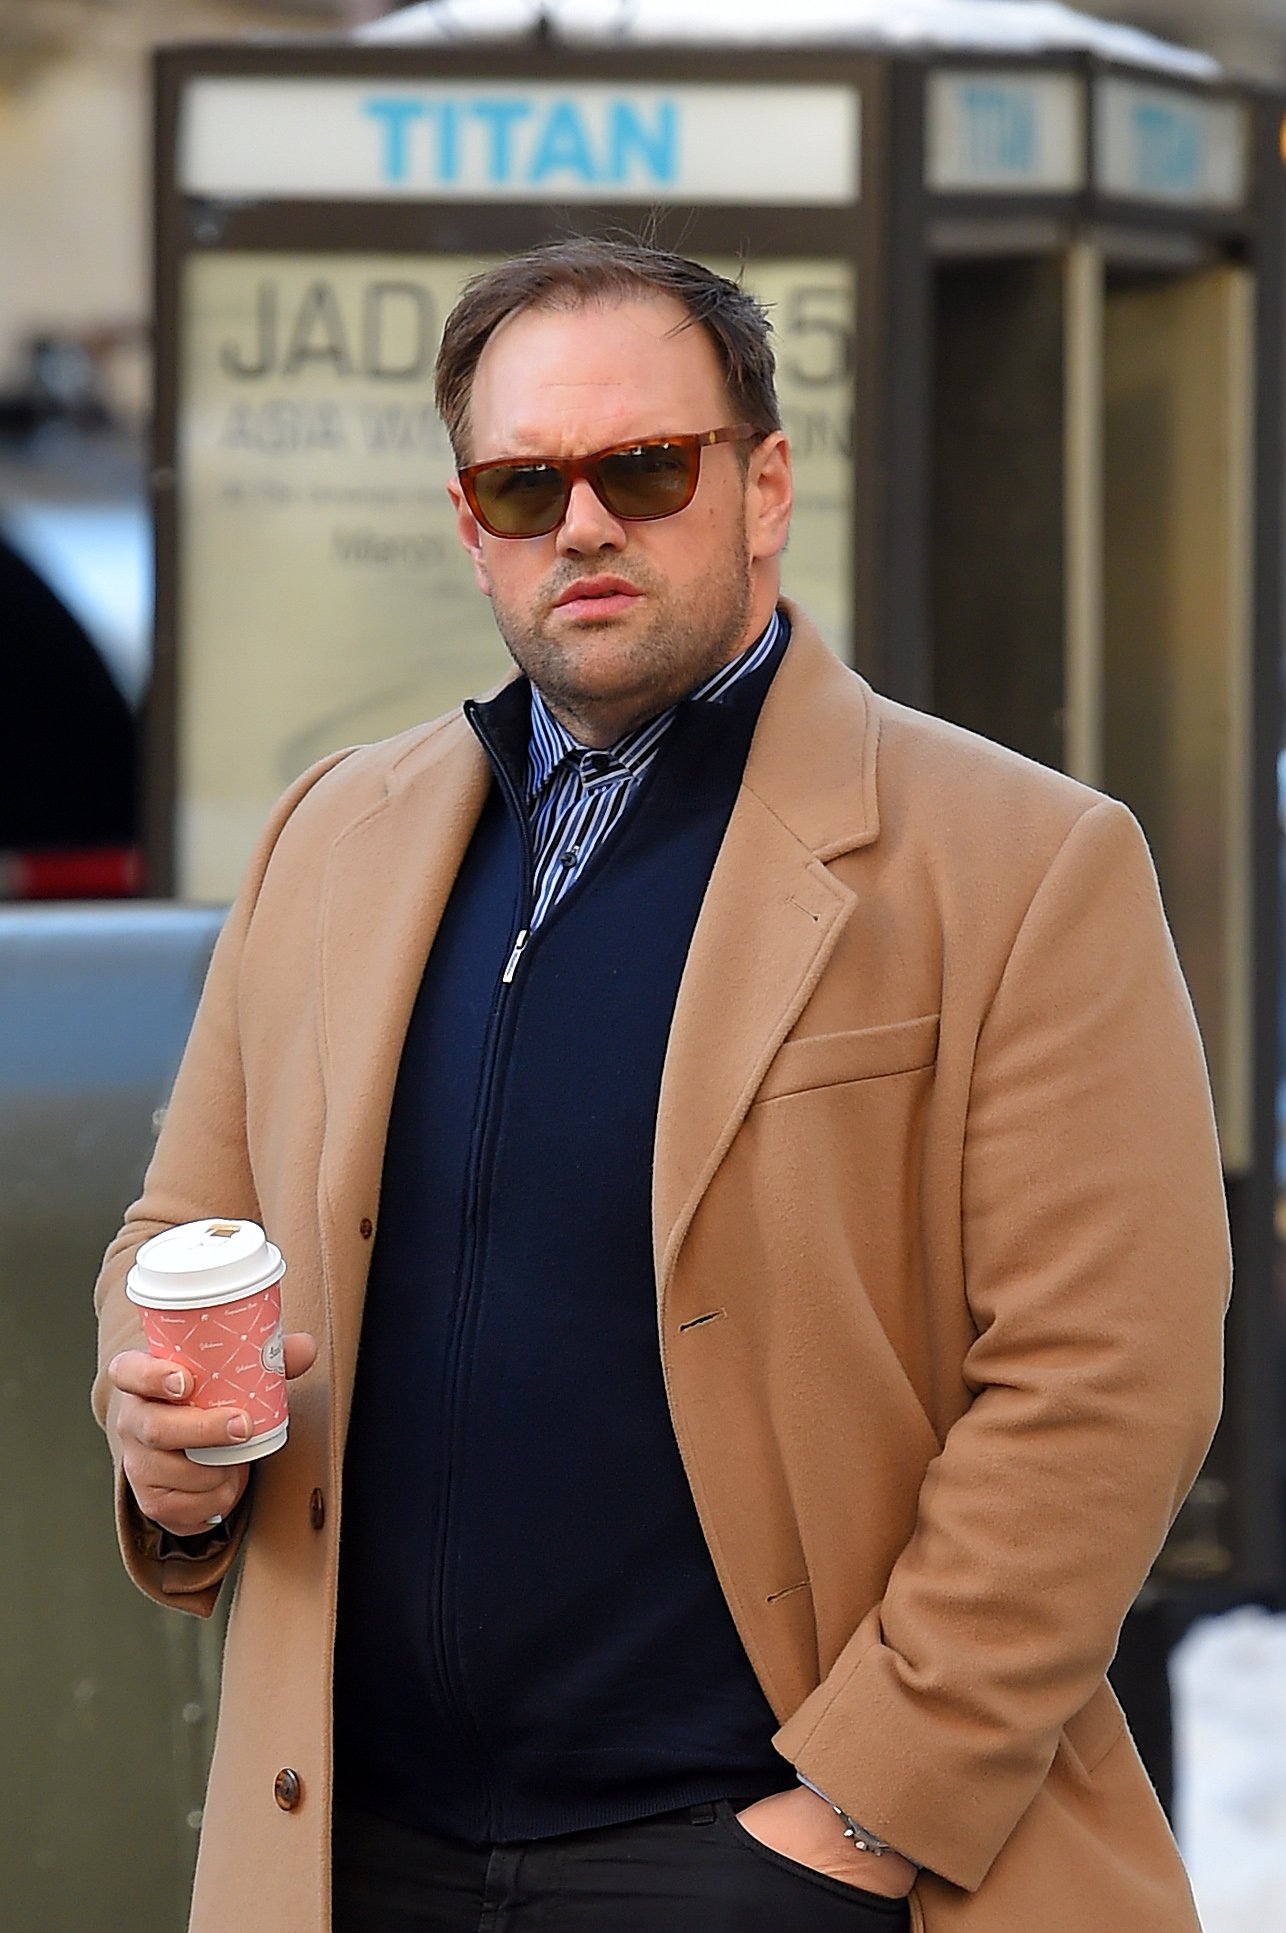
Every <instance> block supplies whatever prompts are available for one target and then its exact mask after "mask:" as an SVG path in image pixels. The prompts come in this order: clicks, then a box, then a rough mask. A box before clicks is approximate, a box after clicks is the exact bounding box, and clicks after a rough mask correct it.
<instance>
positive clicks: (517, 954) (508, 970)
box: [500, 926, 531, 987]
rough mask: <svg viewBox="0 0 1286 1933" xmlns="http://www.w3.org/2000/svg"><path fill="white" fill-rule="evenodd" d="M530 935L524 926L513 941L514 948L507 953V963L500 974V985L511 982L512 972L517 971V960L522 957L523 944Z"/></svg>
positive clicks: (507, 984)
mask: <svg viewBox="0 0 1286 1933" xmlns="http://www.w3.org/2000/svg"><path fill="white" fill-rule="evenodd" d="M530 937H531V936H530V934H529V933H528V931H527V928H526V927H525V926H524V927H523V929H522V932H521V933H520V934H519V935H518V937H517V939H516V940H515V941H514V950H513V952H512V953H511V954H510V955H509V960H508V964H507V965H506V967H505V970H504V972H503V973H502V974H501V976H500V984H501V986H502V987H507V986H511V985H512V984H513V977H514V974H515V973H517V971H518V962H519V960H520V959H521V958H522V950H523V948H524V946H526V944H527V941H528V939H529V938H530Z"/></svg>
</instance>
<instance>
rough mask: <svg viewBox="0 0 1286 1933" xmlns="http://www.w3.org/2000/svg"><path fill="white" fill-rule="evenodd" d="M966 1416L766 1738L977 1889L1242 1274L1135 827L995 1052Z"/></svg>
mask: <svg viewBox="0 0 1286 1933" xmlns="http://www.w3.org/2000/svg"><path fill="white" fill-rule="evenodd" d="M961 1206H962V1226H961V1240H962V1244H963V1261H964V1278H965V1284H966V1293H967V1296H968V1300H969V1304H970V1312H971V1316H972V1321H973V1326H974V1329H975V1331H976V1339H975V1340H974V1342H973V1343H972V1346H971V1347H970V1349H969V1351H968V1354H967V1357H966V1360H965V1364H964V1375H965V1379H966V1383H967V1387H968V1389H969V1391H970V1392H971V1400H970V1402H969V1405H968V1407H967V1408H966V1409H965V1411H964V1413H963V1414H962V1415H961V1416H960V1418H959V1420H958V1421H957V1423H956V1424H955V1425H954V1427H953V1428H952V1429H951V1430H950V1431H949V1433H948V1435H947V1437H946V1440H945V1443H944V1445H943V1448H942V1450H941V1453H940V1454H939V1455H938V1456H937V1457H936V1459H935V1460H934V1462H933V1463H932V1464H931V1465H930V1467H929V1470H928V1473H927V1475H926V1478H925V1481H924V1484H923V1487H922V1490H921V1493H920V1498H919V1507H918V1515H917V1520H916V1525H915V1529H914V1532H913V1534H912V1536H911V1539H910V1541H909V1543H908V1544H907V1546H906V1548H905V1549H904V1550H903V1552H902V1553H901V1555H900V1557H899V1558H898V1560H897V1562H896V1564H895V1565H894V1567H893V1570H892V1572H891V1574H890V1577H889V1580H888V1586H887V1590H886V1592H885V1595H884V1598H883V1601H882V1602H881V1604H880V1605H879V1606H878V1607H877V1608H876V1610H875V1611H873V1612H872V1614H871V1615H870V1616H869V1617H868V1618H867V1619H865V1620H864V1621H863V1624H862V1625H861V1627H860V1628H859V1629H858V1631H857V1632H856V1633H855V1634H854V1637H853V1638H852V1640H851V1641H850V1642H849V1644H848V1645H847V1646H846V1647H845V1649H844V1650H843V1652H842V1653H841V1654H840V1656H839V1658H838V1660H837V1661H836V1664H835V1666H834V1668H833V1669H832V1671H831V1672H830V1673H829V1674H828V1676H827V1677H826V1678H825V1679H824V1680H823V1682H822V1683H821V1684H820V1685H819V1686H818V1688H817V1690H816V1691H814V1692H813V1693H812V1695H811V1696H810V1697H809V1698H808V1699H807V1700H806V1701H805V1703H804V1704H803V1705H802V1706H801V1708H800V1709H799V1710H798V1711H797V1712H796V1713H794V1714H793V1715H792V1717H791V1718H790V1719H789V1721H788V1722H787V1723H786V1725H785V1726H784V1727H783V1728H782V1730H781V1731H780V1732H779V1733H778V1735H777V1739H776V1743H777V1745H778V1748H779V1749H780V1750H781V1751H782V1752H783V1753H784V1754H785V1755H786V1756H787V1757H788V1758H789V1759H790V1760H791V1761H792V1762H793V1763H794V1764H796V1765H797V1766H798V1767H799V1769H800V1770H801V1771H802V1772H804V1773H805V1774H806V1775H807V1777H808V1778H809V1779H811V1780H813V1781H815V1782H816V1784H817V1785H819V1786H820V1787H821V1788H822V1789H823V1790H824V1791H826V1792H827V1793H828V1794H829V1795H830V1796H831V1798H832V1799H834V1800H835V1802H836V1803H837V1804H839V1805H842V1806H843V1807H844V1809H845V1810H846V1811H849V1812H851V1813H852V1815H853V1816H854V1817H855V1818H857V1819H858V1820H860V1822H861V1823H862V1824H863V1825H864V1826H866V1827H867V1828H868V1829H870V1830H871V1831H873V1832H876V1833H879V1834H880V1835H881V1836H882V1837H884V1838H886V1839H887V1840H889V1841H890V1843H891V1844H893V1845H895V1846H896V1847H898V1849H899V1850H900V1851H902V1852H905V1853H906V1854H908V1855H909V1856H910V1857H912V1858H914V1859H916V1860H918V1861H919V1862H920V1863H921V1864H923V1865H926V1866H928V1867H930V1868H932V1869H933V1870H934V1871H935V1872H937V1873H939V1874H941V1875H942V1876H943V1877H944V1878H946V1879H948V1880H950V1881H952V1882H954V1883H955V1884H956V1885H958V1886H961V1887H964V1888H966V1889H969V1890H973V1889H975V1888H976V1887H977V1886H978V1885H979V1884H980V1883H981V1881H982V1880H983V1879H984V1878H985V1876H986V1874H987V1872H988V1870H989V1868H990V1866H991V1865H992V1863H993V1861H994V1860H995V1858H996V1855H997V1854H998V1852H999V1851H1000V1849H1001V1847H1002V1846H1003V1845H1004V1843H1005V1841H1006V1839H1007V1838H1008V1836H1009V1834H1010V1833H1011V1832H1012V1831H1013V1829H1014V1827H1015V1826H1016V1824H1017V1823H1018V1821H1019V1819H1020V1818H1021V1817H1022V1815H1023V1813H1024V1812H1025V1810H1026V1809H1027V1807H1028V1805H1029V1804H1030V1803H1031V1801H1032V1799H1033V1798H1034V1797H1035V1795H1036V1793H1037V1791H1038V1789H1039V1787H1040V1785H1041V1783H1042V1781H1043V1780H1044V1778H1045V1775H1046V1773H1047V1771H1048V1769H1049V1766H1050V1763H1051V1760H1052V1758H1053V1755H1054V1751H1055V1749H1056V1746H1057V1744H1058V1739H1059V1734H1060V1731H1061V1729H1062V1727H1063V1725H1064V1724H1065V1723H1066V1722H1067V1721H1068V1720H1069V1719H1070V1718H1072V1717H1073V1716H1074V1715H1075V1714H1076V1713H1077V1712H1078V1711H1079V1710H1080V1709H1081V1708H1082V1707H1083V1706H1084V1705H1085V1704H1086V1702H1087V1700H1088V1699H1089V1698H1090V1696H1091V1694H1092V1693H1093V1692H1094V1691H1095V1689H1096V1688H1097V1687H1098V1685H1099V1683H1100V1681H1101V1679H1102V1677H1103V1674H1104V1672H1105V1671H1106V1669H1107V1666H1108V1664H1109V1662H1110V1660H1111V1658H1112V1654H1113V1651H1114V1649H1115V1646H1116V1642H1117V1638H1118V1636H1119V1631H1120V1626H1121V1623H1122V1621H1123V1619H1124V1616H1125V1613H1126V1611H1127V1609H1128V1608H1129V1606H1130V1604H1131V1602H1132V1601H1133V1599H1134V1597H1135V1596H1136V1594H1137V1592H1138V1590H1139V1587H1140V1586H1141V1584H1142V1583H1143V1580H1144V1578H1145V1577H1146V1575H1147V1572H1148V1570H1149V1568H1150V1566H1151V1564H1152V1562H1153V1560H1154V1558H1155V1556H1156V1554H1157V1551H1158V1550H1159V1548H1160V1546H1161V1544H1162V1542H1163V1540H1164V1537H1165V1535H1166V1532H1167V1530H1168V1528H1169V1525H1170V1523H1171V1522H1172V1520H1173V1518H1174V1516H1175V1514H1176V1512H1177V1510H1178V1507H1179V1505H1180V1503H1181V1502H1182V1500H1183V1497H1184V1495H1185V1494H1186V1492H1187V1490H1188V1488H1189V1486H1190V1485H1191V1483H1192V1481H1193V1478H1194V1477H1195V1475H1196V1474H1197V1471H1198V1469H1199V1468H1200V1465H1201V1461H1202V1458H1203V1457H1204V1455H1205V1452H1206V1450H1207V1448H1208V1446H1209V1442H1210V1438H1211V1436H1212V1434H1213V1431H1214V1426H1215V1422H1216V1420H1217V1417H1218V1411H1219V1402H1220V1390H1221V1374H1222V1352H1221V1337H1222V1322H1223V1316H1224V1311H1225V1308H1226V1302H1227V1293H1228V1285H1229V1275H1230V1263H1229V1253H1228V1233H1227V1221H1226V1215H1225V1207H1224V1194H1223V1179H1222V1172H1221V1165H1220V1161H1219V1155H1218V1150H1217V1146H1216V1141H1215V1131H1214V1121H1213V1114H1212V1108H1211V1101H1210V1091H1209V1084H1208V1081H1207V1076H1206V1069H1205V1063H1204V1059H1203V1056H1202V1051H1201V1044H1200V1041H1199V1038H1198V1035H1197V1029H1196V1023H1195V1020H1194V1018H1193V1014H1192V1009H1191V1005H1190V1002H1189V1000H1188V995H1187V990H1186V988H1185V986H1184V983H1183V979H1182V977H1181V974H1180V971H1179V966H1178V962H1177V960H1176V958H1175V954H1174V949H1173V945H1172V942H1171V939H1170V935H1169V932H1168V929H1167V927H1166V923H1165V919H1164V915H1163V913H1162V910H1161V904H1160V897H1159V894H1158V891H1157V886H1156V879H1155V875H1154V873H1153V870H1152V864H1151V860H1150V857H1149V854H1148V852H1147V848H1146V846H1145V844H1144V842H1143V838H1142V835H1141V834H1140V832H1139V830H1138V827H1137V826H1136V824H1135V822H1134V821H1133V819H1132V818H1131V817H1130V815H1129V814H1128V812H1126V811H1125V809H1124V808H1123V807H1121V806H1119V805H1116V804H1115V803H1113V802H1111V801H1102V802H1100V803H1097V804H1095V805H1093V806H1091V807H1090V808H1089V809H1088V810H1087V811H1086V812H1085V813H1084V814H1083V815H1082V816H1081V817H1080V818H1079V819H1078V820H1077V821H1076V823H1075V824H1074V825H1073V827H1072V829H1071V831H1070V832H1069V833H1068V835H1067V837H1066V839H1065V841H1064V843H1063V845H1062V847H1061V849H1060V850H1059V852H1058V854H1057V856H1056V858H1055V859H1054V862H1053V864H1052V865H1051V866H1050V868H1049V869H1048V871H1047V873H1046V874H1045V876H1044V878H1043V880H1042V881H1041V883H1040V885H1039V888H1038V890H1037V891H1036V893H1035V894H1034V896H1033V898H1032V900H1031V902H1030V904H1029V906H1028V909H1027V913H1026V915H1025V917H1024V919H1023V922H1022V924H1021V927H1020V929H1019V931H1018V933H1017V937H1016V939H1015V942H1014V945H1013V947H1012V949H1011V951H1010V953H1009V956H1008V960H1007V963H1006V965H1005V969H1004V973H1003V976H1002V978H1001V980H1000V983H999V986H998V988H997V990H996V993H995V996H994V999H993V1000H992V1002H991V1005H990V1008H989V1010H988V1012H987V1015H986V1018H985V1020H984V1022H983V1025H982V1027H981V1030H980V1032H979V1035H978V1043H977V1053H976V1059H975V1065H974V1075H973V1080H972V1085H971V1091H970V1099H969V1108H968V1117H967V1124H966V1131H965V1140H964V1149H963V1172H962V1204H961Z"/></svg>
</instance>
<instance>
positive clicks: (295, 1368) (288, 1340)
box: [282, 1329, 317, 1382]
mask: <svg viewBox="0 0 1286 1933" xmlns="http://www.w3.org/2000/svg"><path fill="white" fill-rule="evenodd" d="M282 1348H283V1349H284V1351H285V1357H286V1374H287V1376H288V1377H289V1378H290V1379H291V1381H292V1382H293V1380H294V1378H295V1377H296V1376H302V1375H303V1374H304V1371H305V1370H307V1369H311V1368H312V1366H313V1364H314V1363H315V1362H316V1360H317V1344H316V1342H315V1340H314V1339H313V1337H312V1336H310V1335H308V1334H307V1333H306V1332H305V1331H303V1330H298V1329H297V1330H296V1331H295V1333H294V1334H293V1335H290V1336H286V1337H284V1338H283V1341H282Z"/></svg>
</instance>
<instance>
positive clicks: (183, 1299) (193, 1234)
mask: <svg viewBox="0 0 1286 1933" xmlns="http://www.w3.org/2000/svg"><path fill="white" fill-rule="evenodd" d="M284 1273H285V1264H284V1262H283V1261H282V1259H281V1250H280V1249H279V1248H277V1247H276V1246H275V1244H274V1243H272V1242H270V1241H268V1239H267V1238H266V1236H265V1235H264V1232H263V1230H262V1228H260V1226H259V1224H258V1222H243V1221H236V1220H234V1219H232V1218H231V1217H225V1218H224V1219H223V1220H220V1219H219V1218H218V1217H217V1216H212V1217H211V1218H210V1219H209V1220H208V1221H203V1222H184V1223H183V1224H182V1226H181V1227H179V1228H167V1229H166V1230H165V1232H164V1233H163V1234H161V1235H153V1237H152V1239H151V1240H150V1241H148V1242H144V1244H143V1246H142V1248H140V1250H139V1251H138V1254H137V1255H136V1256H135V1258H134V1266H133V1268H132V1269H131V1270H130V1272H129V1274H128V1275H127V1276H126V1278H125V1293H126V1295H127V1296H128V1297H129V1299H130V1301H131V1302H137V1303H139V1304H140V1305H141V1306H142V1307H143V1308H145V1309H209V1308H213V1307H214V1306H215V1304H216V1303H219V1302H240V1301H242V1300H243V1299H244V1298H245V1297H246V1296H250V1295H257V1294H258V1292H259V1290H260V1289H265V1288H267V1286H268V1284H269V1283H270V1282H275V1281H276V1280H277V1277H278V1276H279V1275H283V1274H284Z"/></svg>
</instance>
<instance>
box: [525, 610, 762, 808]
mask: <svg viewBox="0 0 1286 1933" xmlns="http://www.w3.org/2000/svg"><path fill="white" fill-rule="evenodd" d="M780 632H781V617H780V615H779V613H778V612H776V611H774V612H773V614H772V616H771V617H770V618H769V620H768V626H767V629H766V630H764V631H763V632H761V634H760V635H759V637H757V638H756V639H755V641H754V643H753V644H749V645H747V646H746V649H745V650H744V651H741V652H739V653H738V654H737V656H736V657H735V658H734V659H733V660H732V662H731V663H730V664H725V665H721V666H720V667H719V669H718V671H716V672H714V673H713V674H712V675H711V676H710V677H709V678H706V679H705V680H704V681H703V682H702V683H701V684H699V685H698V686H697V687H696V689H695V690H694V691H690V692H689V693H688V695H687V697H686V698H682V699H680V700H679V701H678V703H677V704H673V705H671V706H670V708H669V710H668V711H663V712H661V713H659V714H658V716H657V717H656V718H649V719H648V720H647V721H646V722H645V723H644V724H642V725H637V726H635V728H634V730H633V731H631V732H627V733H626V734H625V736H624V738H618V739H617V741H616V743H615V745H610V746H608V747H607V748H606V750H604V751H592V750H590V749H589V748H588V747H587V746H584V745H582V744H580V742H579V741H578V740H577V739H575V738H573V737H572V735H571V733H570V732H569V731H568V729H567V727H566V726H565V725H563V724H560V723H559V721H558V719H556V718H555V717H554V715H553V713H552V712H551V711H550V709H549V707H548V705H547V704H546V703H545V700H544V698H543V697H542V696H541V694H540V692H539V691H537V689H536V687H535V685H532V687H531V747H530V751H529V754H528V794H529V796H530V797H531V798H533V799H534V798H536V797H537V796H538V794H539V793H541V792H543V790H544V789H545V786H546V785H547V784H548V783H549V781H550V779H551V778H552V777H553V775H554V773H555V771H556V770H557V769H558V767H559V766H560V765H561V764H562V763H563V761H564V759H570V760H571V761H572V762H573V763H574V764H576V765H577V766H579V767H580V771H581V777H582V780H583V781H585V783H587V784H593V783H594V782H595V781H597V782H599V783H602V782H604V781H606V780H609V779H619V778H621V777H622V776H623V775H625V774H627V773H628V775H629V776H630V777H631V778H633V777H634V776H635V775H636V774H637V773H638V772H640V771H641V770H642V769H643V767H644V766H645V765H646V764H647V762H648V760H649V758H650V757H651V755H652V753H653V752H654V751H655V750H656V747H657V744H658V742H659V741H660V739H661V738H663V737H664V735H665V733H666V732H667V731H668V729H669V727H670V726H671V724H672V723H673V722H674V717H675V713H676V712H677V711H678V709H679V705H680V704H700V703H708V702H711V701H713V700H716V699H719V698H722V697H724V695H725V694H726V693H727V692H729V691H730V690H731V689H732V687H733V686H734V685H736V684H739V683H740V681H741V680H742V678H745V677H748V676H749V674H750V673H751V672H752V671H755V670H757V669H758V667H759V666H760V665H761V664H763V662H764V660H765V659H766V658H767V657H768V656H769V655H770V653H771V652H772V651H773V649H774V648H775V646H776V644H777V641H778V638H779V636H780Z"/></svg>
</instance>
